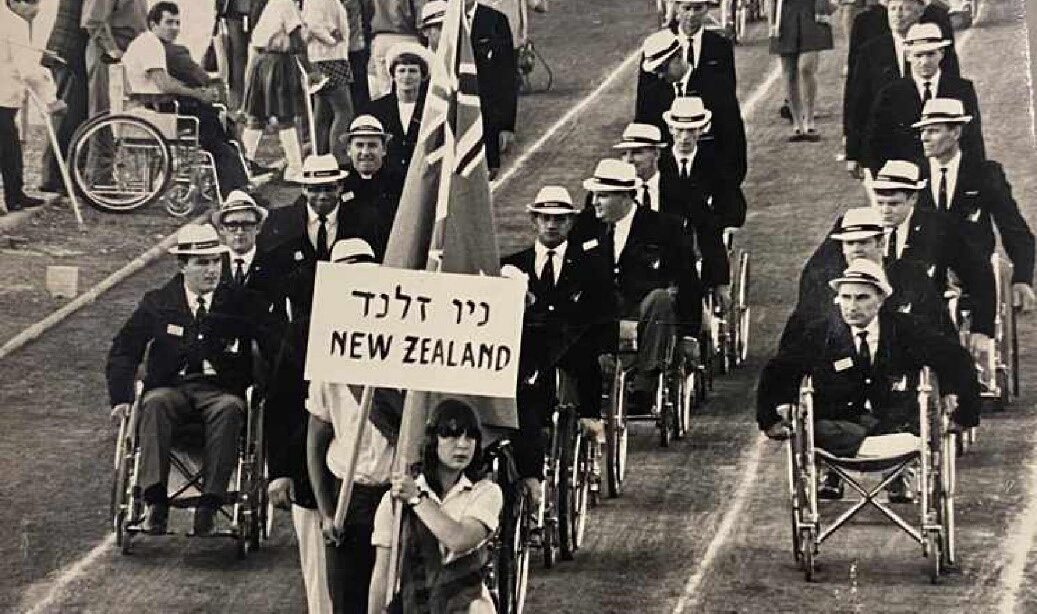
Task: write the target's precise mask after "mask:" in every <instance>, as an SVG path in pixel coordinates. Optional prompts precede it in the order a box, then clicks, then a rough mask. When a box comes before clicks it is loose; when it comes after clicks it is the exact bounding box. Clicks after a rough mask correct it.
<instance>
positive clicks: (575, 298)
mask: <svg viewBox="0 0 1037 614" xmlns="http://www.w3.org/2000/svg"><path fill="white" fill-rule="evenodd" d="M581 296H583V290H577V291H576V292H575V293H574V294H573V295H572V296H571V297H569V300H571V301H572V302H574V303H575V302H577V301H579V300H580V297H581Z"/></svg>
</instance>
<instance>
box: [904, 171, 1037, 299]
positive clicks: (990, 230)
mask: <svg viewBox="0 0 1037 614" xmlns="http://www.w3.org/2000/svg"><path fill="white" fill-rule="evenodd" d="M922 173H923V175H925V176H926V177H927V178H928V179H929V181H930V182H931V185H933V184H935V183H936V182H938V181H939V180H940V178H939V177H935V178H933V177H929V164H928V161H925V162H923V164H922ZM949 196H950V209H949V215H950V217H951V219H953V220H954V222H955V224H956V225H957V227H958V232H959V234H961V236H962V237H963V238H964V239H965V240H966V241H967V242H968V245H969V246H970V248H971V249H970V250H968V251H974V252H975V253H977V254H979V255H980V256H981V257H984V258H990V256H991V255H992V254H993V253H994V249H995V248H996V247H997V240H996V238H995V237H994V225H995V224H996V225H997V231H998V234H1000V235H1001V243H1002V244H1003V245H1004V246H1005V251H1006V252H1007V253H1008V257H1009V259H1010V260H1011V261H1012V265H1013V267H1014V271H1013V273H1012V281H1013V282H1022V283H1027V284H1032V283H1033V264H1034V238H1033V233H1032V232H1031V231H1030V227H1029V225H1027V223H1026V219H1024V218H1023V216H1022V214H1021V213H1020V212H1019V205H1018V204H1017V203H1016V202H1015V198H1013V197H1012V186H1011V185H1010V184H1009V183H1008V179H1007V178H1006V177H1005V172H1004V169H1003V168H1002V167H1001V165H1000V164H999V163H997V162H994V161H993V160H987V161H982V160H980V159H978V158H977V157H975V156H974V155H970V154H968V153H965V152H962V159H961V165H960V166H959V167H958V178H957V183H956V185H955V187H954V194H952V195H949ZM918 206H919V208H925V209H935V207H936V203H935V200H934V199H933V194H932V191H931V190H930V189H929V188H928V187H927V188H926V189H925V190H923V191H922V194H921V196H919V199H918Z"/></svg>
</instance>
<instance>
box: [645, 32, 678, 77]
mask: <svg viewBox="0 0 1037 614" xmlns="http://www.w3.org/2000/svg"><path fill="white" fill-rule="evenodd" d="M680 50H681V41H680V39H679V38H677V35H676V34H674V33H673V32H671V31H669V30H660V31H658V32H656V33H655V34H652V35H651V36H649V37H648V38H646V39H645V42H644V43H643V44H642V45H641V55H642V56H643V57H644V59H643V60H641V69H642V70H644V71H645V72H655V70H656V69H657V68H659V67H660V66H662V65H663V63H665V62H667V61H668V60H669V59H670V58H672V57H673V56H675V55H677V54H678V53H679V52H680Z"/></svg>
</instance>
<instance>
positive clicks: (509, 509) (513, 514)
mask: <svg viewBox="0 0 1037 614" xmlns="http://www.w3.org/2000/svg"><path fill="white" fill-rule="evenodd" d="M494 481H495V482H498V484H499V483H500V479H499V477H498V478H497V479H494ZM508 490H510V491H512V492H511V494H509V495H507V496H506V497H505V500H506V503H505V507H504V513H503V514H502V519H501V526H500V530H499V533H498V534H497V537H496V539H495V542H496V547H495V548H494V553H493V569H494V572H495V573H494V574H493V576H494V577H493V580H492V584H493V586H492V587H491V590H492V591H493V592H494V593H496V596H497V611H498V612H500V613H501V614H512V613H513V612H516V611H517V610H515V598H516V594H515V587H516V578H517V576H518V566H517V564H518V562H519V556H520V555H521V552H522V543H521V542H522V527H521V523H522V516H521V514H523V513H524V511H525V505H524V499H525V497H524V496H522V495H518V496H516V495H517V494H518V493H516V492H515V491H516V490H517V489H516V488H515V487H514V486H508Z"/></svg>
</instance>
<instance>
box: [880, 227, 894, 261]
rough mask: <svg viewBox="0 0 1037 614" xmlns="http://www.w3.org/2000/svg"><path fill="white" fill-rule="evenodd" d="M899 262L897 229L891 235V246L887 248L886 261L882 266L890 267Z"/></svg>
mask: <svg viewBox="0 0 1037 614" xmlns="http://www.w3.org/2000/svg"><path fill="white" fill-rule="evenodd" d="M896 261H897V229H896V228H894V229H893V232H891V233H890V234H889V244H888V245H887V246H886V261H885V262H883V263H882V264H883V265H884V266H887V267H888V266H890V265H891V264H893V263H894V262H896Z"/></svg>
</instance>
